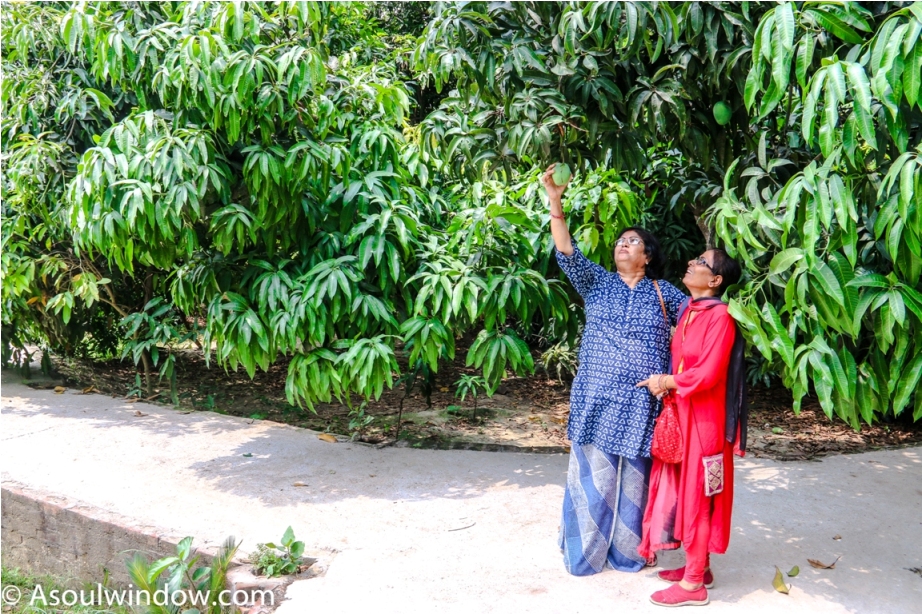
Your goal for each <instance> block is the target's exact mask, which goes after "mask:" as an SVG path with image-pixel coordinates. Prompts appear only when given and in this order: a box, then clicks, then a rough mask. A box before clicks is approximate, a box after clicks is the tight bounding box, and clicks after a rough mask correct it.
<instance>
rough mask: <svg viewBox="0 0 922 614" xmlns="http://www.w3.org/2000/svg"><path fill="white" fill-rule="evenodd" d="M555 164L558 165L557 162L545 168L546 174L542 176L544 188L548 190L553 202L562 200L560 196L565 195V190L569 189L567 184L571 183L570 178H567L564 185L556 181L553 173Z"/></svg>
mask: <svg viewBox="0 0 922 614" xmlns="http://www.w3.org/2000/svg"><path fill="white" fill-rule="evenodd" d="M555 166H557V163H556V162H555V163H554V164H551V165H550V166H549V167H547V170H545V171H544V174H543V175H542V176H541V183H543V184H544V189H545V190H547V195H548V197H549V198H550V199H551V201H552V202H553V201H555V200H557V201H559V200H560V198H561V197H562V196H563V193H564V190H566V189H567V185H569V183H570V181H569V180H567V183H565V184H563V185H557V184H556V183H554V178H553V174H554V167H555Z"/></svg>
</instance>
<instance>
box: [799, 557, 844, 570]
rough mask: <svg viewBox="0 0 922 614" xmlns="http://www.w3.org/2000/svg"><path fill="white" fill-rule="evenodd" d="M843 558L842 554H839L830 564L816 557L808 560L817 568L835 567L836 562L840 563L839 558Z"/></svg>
mask: <svg viewBox="0 0 922 614" xmlns="http://www.w3.org/2000/svg"><path fill="white" fill-rule="evenodd" d="M841 558H842V557H841V556H837V557H836V560H834V561H833V562H832V563H830V564H829V565H827V564H826V563H823V562H822V561H817V560H816V559H807V562H808V563H810V565H812V566H813V567H816V568H817V569H835V568H836V563H838V562H839V559H841Z"/></svg>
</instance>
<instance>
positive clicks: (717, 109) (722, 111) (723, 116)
mask: <svg viewBox="0 0 922 614" xmlns="http://www.w3.org/2000/svg"><path fill="white" fill-rule="evenodd" d="M731 115H733V111H731V110H730V105H728V104H727V103H726V102H718V103H717V104H715V105H714V119H716V120H717V123H718V124H720V125H721V126H726V125H727V124H728V123H730V116H731Z"/></svg>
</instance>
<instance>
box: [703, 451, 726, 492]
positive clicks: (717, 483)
mask: <svg viewBox="0 0 922 614" xmlns="http://www.w3.org/2000/svg"><path fill="white" fill-rule="evenodd" d="M701 460H702V462H703V463H704V496H705V497H713V496H714V495H716V494H720V493H722V492H723V491H724V455H723V454H712V455H711V456H705V457H704V458H702V459H701Z"/></svg>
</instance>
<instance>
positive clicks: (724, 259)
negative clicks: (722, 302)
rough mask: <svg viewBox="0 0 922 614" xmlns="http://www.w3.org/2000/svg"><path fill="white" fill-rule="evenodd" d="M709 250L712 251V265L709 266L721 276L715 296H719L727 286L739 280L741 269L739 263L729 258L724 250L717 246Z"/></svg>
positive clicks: (715, 273)
mask: <svg viewBox="0 0 922 614" xmlns="http://www.w3.org/2000/svg"><path fill="white" fill-rule="evenodd" d="M711 251H713V252H714V266H713V267H711V271H712V272H713V273H714V275H720V276H721V277H722V278H723V279H722V281H721V282H720V286H719V287H718V288H717V296H721V295H723V293H724V291H725V290H726V289H727V288H729V287H730V286H732V285H734V284H736V283H738V282H739V280H740V277H741V276H742V274H743V271H742V269H741V268H740V264H739V263H738V262H737V261H736V260H734V259H733V258H731V257H730V254H728V253H727V252H726V250H724V249H722V248H720V247H717V248H714V249H713V250H711Z"/></svg>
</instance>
